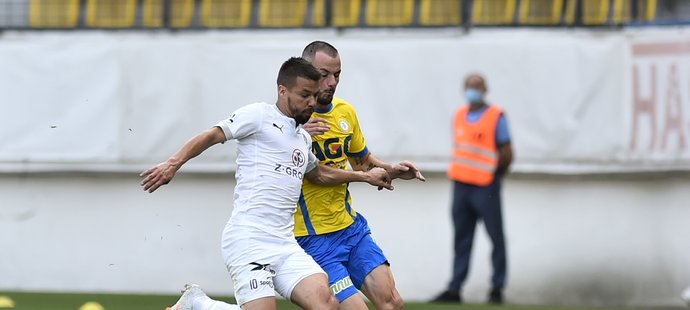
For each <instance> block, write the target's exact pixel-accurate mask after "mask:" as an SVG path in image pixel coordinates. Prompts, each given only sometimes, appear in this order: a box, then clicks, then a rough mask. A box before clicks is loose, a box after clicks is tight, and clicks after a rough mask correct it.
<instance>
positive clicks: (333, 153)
mask: <svg viewBox="0 0 690 310" xmlns="http://www.w3.org/2000/svg"><path fill="white" fill-rule="evenodd" d="M302 57H303V58H305V59H307V60H308V61H310V62H311V63H312V65H314V67H316V68H317V69H318V70H319V71H320V72H321V81H320V87H319V91H320V94H319V96H318V97H317V104H316V107H315V108H314V113H313V114H312V117H311V119H310V120H309V122H307V123H306V124H304V126H303V128H304V129H305V130H306V131H307V132H308V133H309V134H310V135H311V136H312V138H313V142H312V152H313V153H314V155H316V157H317V158H318V159H319V162H320V163H323V164H326V165H330V166H333V167H337V168H340V169H349V168H348V164H349V166H351V167H352V169H354V170H361V171H367V170H369V169H372V168H374V167H381V168H384V169H386V171H387V172H388V173H389V175H390V177H391V178H400V179H405V180H410V179H415V178H416V179H419V180H421V181H425V179H424V176H422V174H421V173H420V172H419V170H418V169H417V167H416V166H415V165H414V164H413V163H412V162H409V161H403V162H401V163H399V164H390V163H386V162H384V161H381V160H379V159H378V158H376V157H375V156H374V155H373V154H371V153H370V152H369V150H368V149H367V145H366V141H365V140H364V135H363V134H362V132H361V130H360V126H359V121H358V120H357V113H356V112H355V109H354V107H353V106H352V105H351V104H349V103H348V102H347V101H345V100H342V99H340V98H334V97H333V95H334V94H335V89H336V87H337V86H338V82H339V80H340V71H341V64H340V56H339V54H338V51H337V50H336V49H335V47H333V46H332V45H330V44H328V43H326V42H323V41H315V42H312V43H310V44H309V45H307V46H306V47H305V49H304V51H303V52H302ZM347 187H348V186H347V184H342V185H336V186H323V185H318V184H314V183H312V182H309V181H308V180H305V181H304V183H303V185H302V194H301V195H300V198H299V203H298V205H297V212H296V214H295V236H296V237H297V242H298V243H299V244H300V245H301V246H302V248H304V249H305V251H306V252H307V253H308V254H309V255H311V256H312V257H313V258H314V260H315V261H316V262H317V263H318V264H319V265H320V266H321V268H323V269H324V271H326V273H327V274H328V281H329V283H328V284H329V285H330V287H331V291H332V292H333V293H334V295H335V296H336V298H337V299H338V301H339V302H340V306H339V308H340V309H348V310H349V309H368V308H367V306H366V304H365V302H364V300H363V299H362V298H361V297H360V295H359V294H358V291H357V290H358V289H359V290H361V291H362V292H363V293H364V295H366V296H367V297H368V298H369V300H371V301H372V302H373V303H374V305H375V306H376V308H377V309H402V308H403V301H402V298H401V297H400V294H399V293H398V291H397V290H396V288H395V281H394V280H393V274H392V272H391V269H390V267H389V263H388V259H386V257H385V255H384V254H383V251H382V250H381V248H380V247H379V246H378V245H377V244H376V243H375V242H374V240H373V239H372V238H371V231H370V229H369V225H368V224H367V221H366V219H365V218H364V217H363V216H362V214H360V213H358V212H356V211H355V209H354V208H353V207H352V198H351V197H350V192H349V191H348V189H347Z"/></svg>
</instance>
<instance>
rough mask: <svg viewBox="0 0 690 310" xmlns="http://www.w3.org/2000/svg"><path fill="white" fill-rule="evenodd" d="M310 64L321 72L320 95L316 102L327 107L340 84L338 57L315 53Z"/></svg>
mask: <svg viewBox="0 0 690 310" xmlns="http://www.w3.org/2000/svg"><path fill="white" fill-rule="evenodd" d="M311 64H312V65H313V66H314V67H316V69H318V70H319V72H321V82H320V83H319V90H320V91H321V94H320V95H319V97H318V100H317V101H318V103H319V104H321V105H329V104H331V101H333V95H334V94H335V89H336V87H338V82H340V55H336V56H335V57H331V56H328V54H326V53H324V52H316V55H314V60H313V61H312V62H311Z"/></svg>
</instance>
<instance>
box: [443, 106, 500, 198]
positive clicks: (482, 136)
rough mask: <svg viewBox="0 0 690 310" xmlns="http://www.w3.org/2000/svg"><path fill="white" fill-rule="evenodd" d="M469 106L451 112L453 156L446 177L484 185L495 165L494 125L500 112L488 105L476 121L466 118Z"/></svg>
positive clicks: (491, 179) (486, 183)
mask: <svg viewBox="0 0 690 310" xmlns="http://www.w3.org/2000/svg"><path fill="white" fill-rule="evenodd" d="M469 110H470V107H469V105H464V106H462V107H460V108H458V110H457V111H456V112H455V118H454V120H453V142H454V146H453V159H452V160H451V162H450V167H449V168H448V177H449V178H451V179H453V180H455V181H458V182H463V183H467V184H474V185H479V186H487V185H489V184H491V182H493V180H494V175H495V173H496V168H497V167H498V150H497V148H496V125H497V124H498V118H499V117H500V116H501V113H503V111H502V110H501V108H500V107H498V106H495V105H491V106H489V107H488V108H487V110H486V111H484V113H483V114H482V116H481V117H480V118H479V120H477V121H476V122H468V121H467V113H468V111H469Z"/></svg>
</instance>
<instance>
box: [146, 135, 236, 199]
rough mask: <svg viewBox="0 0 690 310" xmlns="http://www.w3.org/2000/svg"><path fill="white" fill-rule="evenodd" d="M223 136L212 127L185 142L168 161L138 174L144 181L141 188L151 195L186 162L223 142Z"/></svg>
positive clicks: (167, 181) (168, 180)
mask: <svg viewBox="0 0 690 310" xmlns="http://www.w3.org/2000/svg"><path fill="white" fill-rule="evenodd" d="M225 139H226V137H225V134H224V133H223V130H221V129H220V128H219V127H212V128H210V129H207V130H205V131H203V132H201V133H200V134H198V135H196V136H194V137H193V138H191V139H190V140H189V141H187V142H186V143H185V144H184V145H183V146H182V148H180V149H179V150H178V151H177V152H175V154H173V155H172V156H170V158H168V160H166V161H164V162H162V163H160V164H158V165H155V166H153V167H151V168H149V169H147V170H146V171H144V172H142V173H140V174H139V176H140V177H143V178H144V179H143V180H141V186H143V187H144V190H145V191H148V192H149V193H153V192H154V191H155V190H156V189H158V188H159V187H161V186H163V185H165V184H168V183H169V182H170V180H172V178H173V177H174V176H175V173H176V172H177V170H179V169H180V168H181V167H182V165H184V164H185V163H186V162H187V161H188V160H190V159H192V158H194V157H196V156H198V155H199V154H201V153H202V152H204V151H205V150H206V149H208V148H209V147H211V146H213V145H215V144H218V143H223V142H225Z"/></svg>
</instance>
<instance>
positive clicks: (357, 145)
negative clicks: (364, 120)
mask: <svg viewBox="0 0 690 310" xmlns="http://www.w3.org/2000/svg"><path fill="white" fill-rule="evenodd" d="M349 119H350V121H351V122H352V136H350V137H348V140H347V141H346V142H345V152H346V154H347V156H349V157H362V156H364V155H367V153H369V150H368V149H367V142H366V140H365V139H364V134H363V133H362V129H361V128H360V127H359V120H358V119H357V114H356V113H355V111H354V110H352V113H351V114H350V117H349Z"/></svg>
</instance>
